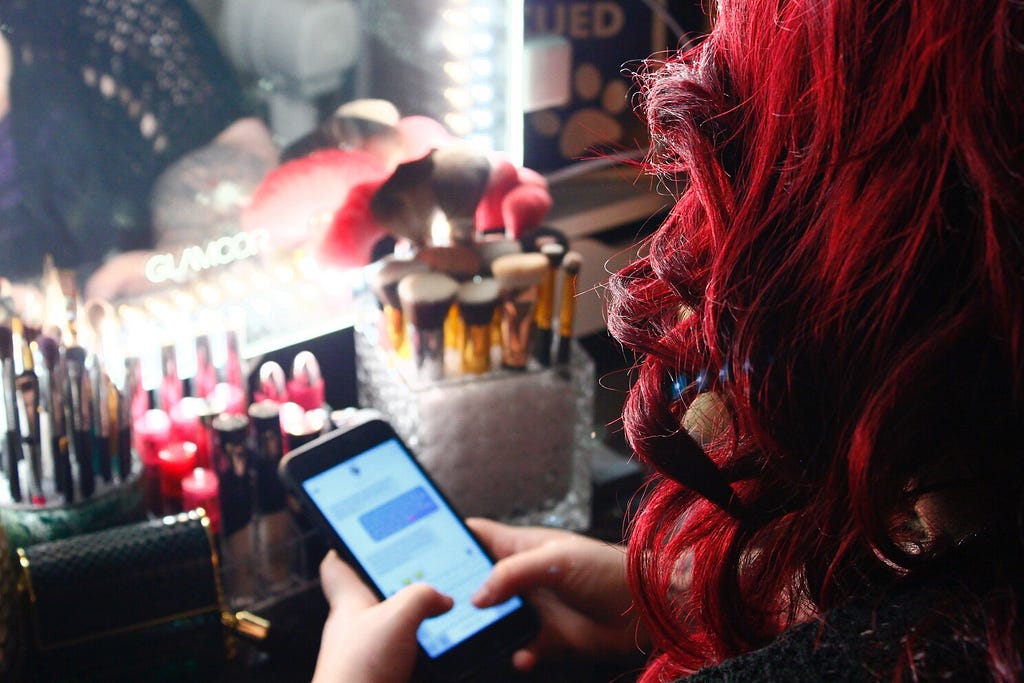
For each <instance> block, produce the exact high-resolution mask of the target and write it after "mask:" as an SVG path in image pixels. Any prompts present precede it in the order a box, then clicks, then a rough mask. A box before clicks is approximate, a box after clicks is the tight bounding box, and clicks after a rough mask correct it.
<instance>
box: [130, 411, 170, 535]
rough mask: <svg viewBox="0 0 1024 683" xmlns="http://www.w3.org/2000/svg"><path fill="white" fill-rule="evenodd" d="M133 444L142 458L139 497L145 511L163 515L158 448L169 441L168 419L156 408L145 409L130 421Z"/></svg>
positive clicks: (162, 447) (165, 445) (159, 449)
mask: <svg viewBox="0 0 1024 683" xmlns="http://www.w3.org/2000/svg"><path fill="white" fill-rule="evenodd" d="M134 430H135V443H136V445H137V446H138V449H139V460H141V461H142V500H143V505H144V506H145V508H146V511H147V512H149V513H150V514H153V515H162V514H163V496H162V495H161V493H160V451H162V450H163V449H164V448H166V447H167V446H168V445H169V444H170V443H171V418H170V417H169V416H168V415H167V413H166V412H164V411H163V410H160V409H159V408H153V409H151V410H147V411H146V412H145V413H144V414H143V416H142V417H140V418H139V419H138V420H136V421H135V423H134Z"/></svg>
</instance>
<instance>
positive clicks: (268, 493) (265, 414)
mask: <svg viewBox="0 0 1024 683" xmlns="http://www.w3.org/2000/svg"><path fill="white" fill-rule="evenodd" d="M249 422H250V424H251V426H252V427H251V430H252V442H253V450H254V451H255V458H254V462H253V468H254V470H255V473H256V499H255V505H254V508H255V516H256V526H257V535H256V537H257V543H258V546H257V553H256V554H257V557H258V558H259V559H260V562H259V572H260V575H261V578H262V581H261V584H262V585H264V586H266V587H268V588H269V589H270V592H271V593H273V592H274V587H275V586H278V585H280V584H281V583H282V582H285V581H287V580H288V576H289V567H290V564H291V553H290V552H289V545H290V543H291V538H292V535H293V534H292V533H291V532H292V522H291V513H290V512H289V511H288V506H287V497H286V495H285V490H284V485H283V484H282V483H281V479H280V477H279V476H278V473H277V466H278V463H280V462H281V457H282V456H283V455H284V439H283V436H282V430H281V405H280V404H279V403H277V402H276V401H272V400H269V399H264V400H262V401H257V402H256V403H253V404H252V405H250V406H249Z"/></svg>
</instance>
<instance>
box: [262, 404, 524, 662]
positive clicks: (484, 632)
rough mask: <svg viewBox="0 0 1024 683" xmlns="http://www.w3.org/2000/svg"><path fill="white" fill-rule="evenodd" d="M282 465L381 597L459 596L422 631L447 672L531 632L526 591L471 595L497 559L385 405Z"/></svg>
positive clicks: (518, 642) (490, 656)
mask: <svg viewBox="0 0 1024 683" xmlns="http://www.w3.org/2000/svg"><path fill="white" fill-rule="evenodd" d="M280 474H281V478H282V480H283V481H284V483H285V485H286V486H287V487H288V489H289V490H290V491H291V492H292V493H293V494H294V496H295V497H296V498H297V499H298V500H299V502H300V503H301V504H302V507H303V509H304V512H305V514H306V515H307V516H308V517H309V520H310V522H311V523H313V524H316V525H318V526H319V527H320V529H321V530H322V531H323V533H324V534H325V535H326V537H327V539H328V541H329V543H330V544H331V545H332V547H334V548H335V549H336V550H337V551H338V552H339V553H340V554H341V556H342V557H343V558H345V559H346V560H347V561H348V562H349V563H351V564H352V565H353V566H354V567H355V568H356V570H357V571H358V572H359V573H360V574H361V575H362V577H363V578H364V580H366V581H367V583H368V584H369V585H370V586H371V587H372V588H373V589H374V590H375V591H376V593H377V595H378V596H380V598H381V599H384V598H387V597H388V596H390V595H393V594H394V593H396V592H398V591H399V590H401V588H402V587H404V586H406V585H408V584H410V583H413V582H420V581H422V582H426V583H429V584H430V585H432V586H433V587H434V588H436V589H437V590H439V591H441V592H442V593H445V594H447V595H450V596H451V597H452V598H453V599H454V602H455V604H454V606H453V607H452V609H451V610H449V611H448V612H446V613H445V614H442V615H440V616H437V617H434V618H431V619H427V620H426V621H425V622H423V624H422V625H421V626H420V628H419V630H418V631H417V634H416V637H417V640H418V641H419V646H420V648H419V649H420V653H419V654H420V660H421V664H422V665H423V666H425V667H426V668H427V669H428V670H429V671H430V672H431V673H432V674H433V675H435V676H437V677H439V678H441V679H446V680H458V679H462V678H466V677H468V676H470V675H472V674H473V672H475V671H477V670H479V669H480V668H481V666H482V665H484V664H485V663H488V662H494V661H495V658H496V657H498V656H505V655H510V654H511V653H512V652H513V651H514V650H515V649H517V648H519V647H521V646H523V645H524V644H526V643H527V642H529V641H530V640H532V639H533V638H534V637H535V636H536V634H537V629H538V625H539V622H538V619H537V617H536V613H535V612H534V610H533V609H532V608H531V607H530V605H529V604H528V603H527V602H526V601H525V600H524V599H523V598H521V597H513V598H511V599H510V600H508V601H506V602H504V603H502V604H500V605H495V606H493V607H489V608H487V609H478V608H477V607H475V606H474V605H473V604H472V603H471V602H470V599H469V598H470V596H471V595H472V594H473V593H474V592H475V591H476V589H477V588H479V587H480V585H481V584H483V582H484V580H485V579H486V578H487V576H488V575H489V574H490V571H491V567H492V566H493V565H494V560H493V558H492V557H491V556H490V555H489V554H488V552H487V550H486V549H484V547H483V546H482V545H481V544H480V542H479V541H478V540H477V539H476V538H475V537H474V536H473V534H472V532H471V531H470V530H469V528H468V527H467V526H466V525H465V524H464V523H463V521H462V518H461V517H460V516H459V515H458V514H457V513H456V512H455V510H454V509H453V508H452V506H451V504H450V503H449V502H448V500H447V498H446V497H445V496H444V494H443V493H442V492H441V491H440V490H439V489H438V488H437V486H436V484H435V483H434V482H433V481H432V480H431V478H430V476H429V475H428V474H427V472H426V471H425V470H424V469H423V467H422V466H421V465H420V464H419V463H418V462H417V461H416V458H415V457H414V455H413V454H412V452H411V451H410V450H409V448H408V447H407V446H406V445H405V443H403V441H402V439H401V438H400V437H399V436H398V434H397V433H395V431H394V429H393V428H392V427H391V425H390V424H388V423H387V422H386V421H385V420H384V419H382V418H381V416H380V414H379V413H376V412H375V411H370V410H367V411H360V413H359V414H358V416H357V417H356V418H354V419H352V420H351V421H350V422H349V423H347V424H346V425H345V426H343V427H341V428H338V429H335V430H334V431H332V432H329V433H327V434H325V435H324V436H321V437H319V438H317V439H316V440H314V441H312V442H310V443H308V444H305V445H304V446H301V447H299V448H297V449H295V450H293V451H291V452H290V453H288V455H286V456H285V457H284V458H283V459H282V461H281V464H280Z"/></svg>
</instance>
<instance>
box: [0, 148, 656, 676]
mask: <svg viewBox="0 0 1024 683" xmlns="http://www.w3.org/2000/svg"><path fill="white" fill-rule="evenodd" d="M451 149H452V151H453V154H452V157H453V158H454V159H455V161H454V162H453V163H456V164H457V166H458V169H459V171H460V173H450V174H449V175H448V176H444V177H441V178H438V177H437V168H438V167H443V162H442V160H443V155H441V154H438V153H437V152H436V151H430V152H427V153H424V156H422V157H419V158H416V159H414V160H413V161H412V162H407V165H399V166H398V170H395V171H394V172H392V173H391V175H389V176H387V177H386V178H383V179H382V180H381V182H380V183H378V184H377V185H376V190H375V193H374V194H373V195H372V196H371V197H370V200H369V202H368V203H364V204H363V210H364V211H367V212H368V213H366V214H365V215H366V216H369V217H371V218H373V219H374V220H376V221H377V222H378V223H380V224H383V225H385V227H386V229H385V230H384V231H383V233H384V234H382V233H381V231H367V232H366V233H365V234H362V235H357V236H355V237H352V235H347V236H344V237H343V238H339V237H338V235H337V234H334V235H333V236H332V235H331V234H329V231H328V233H325V234H321V235H320V236H319V237H317V238H316V239H319V240H320V241H319V242H315V244H316V248H309V245H310V244H313V243H314V242H312V241H311V240H312V238H310V236H309V235H305V236H304V240H305V241H304V242H303V244H302V245H301V246H300V247H298V248H296V247H295V244H294V243H290V244H287V245H280V244H273V241H272V240H271V242H270V243H271V244H273V248H270V249H266V250H265V251H263V252H261V253H259V254H258V255H255V256H252V257H250V258H239V259H237V260H230V259H225V261H230V262H228V263H225V264H224V267H222V268H211V269H209V270H206V269H204V270H203V271H202V272H197V273H195V274H193V275H194V276H193V277H190V278H189V279H188V280H187V281H186V283H185V284H182V283H181V282H174V283H172V285H171V286H166V287H163V288H157V289H154V291H153V292H150V293H147V294H146V295H143V296H139V297H135V298H131V299H126V300H123V301H118V302H104V301H95V300H90V301H83V299H82V296H81V294H80V291H79V290H78V287H77V284H76V281H75V277H74V273H70V272H67V271H63V270H61V269H58V268H55V267H54V266H53V264H52V263H47V264H44V268H43V273H42V276H41V279H40V281H39V283H38V288H37V289H36V290H34V291H33V292H31V293H30V294H31V295H30V296H28V297H25V296H23V295H22V296H21V297H20V298H19V299H18V300H17V301H15V300H14V299H11V300H9V301H7V302H6V309H7V310H6V314H5V320H4V323H3V324H2V325H0V351H2V353H3V377H2V379H3V382H2V385H3V388H4V402H3V403H4V408H5V411H4V418H5V419H4V424H5V427H6V438H5V441H4V448H3V463H2V465H3V466H2V468H0V471H2V473H3V482H4V488H3V491H2V493H0V521H2V523H3V530H4V534H5V536H6V545H5V548H4V553H5V555H6V556H5V558H4V559H5V561H6V562H7V564H8V566H9V569H10V570H9V571H8V572H7V573H6V575H5V576H6V582H5V584H4V586H0V590H6V592H4V593H3V594H2V597H0V602H7V601H9V600H15V601H16V604H17V610H15V612H14V613H12V614H9V615H8V618H9V619H10V620H11V621H10V622H8V623H7V624H6V626H7V627H8V633H9V634H11V636H12V637H9V638H7V640H6V642H5V646H6V647H8V648H20V650H18V652H20V653H21V655H22V658H24V659H27V661H28V664H27V666H28V671H30V672H31V675H32V677H33V678H32V679H34V680H135V679H137V677H138V676H140V675H145V677H146V678H147V679H149V680H154V679H156V680H164V679H165V677H166V680H171V679H172V678H176V679H181V678H184V679H185V680H197V679H201V678H202V677H204V676H205V675H206V674H207V673H208V672H217V674H216V677H215V678H214V680H218V679H219V680H234V679H236V678H237V680H247V681H252V680H274V681H284V680H308V676H309V673H310V672H311V667H312V663H313V661H314V660H315V654H316V648H317V646H318V641H319V632H320V626H321V624H322V621H323V616H324V613H325V609H326V606H325V604H324V603H323V599H322V596H321V595H320V592H319V586H318V583H317V566H318V563H319V559H320V558H321V557H322V556H323V553H324V552H325V551H326V546H325V545H324V543H323V541H322V539H321V538H320V537H319V535H318V534H317V533H316V532H315V531H314V530H313V529H312V528H311V526H310V524H309V523H308V521H307V520H305V519H304V518H303V516H302V515H301V513H300V512H298V511H297V509H296V507H295V506H294V504H293V502H292V501H290V500H289V498H288V496H287V495H285V492H284V490H283V487H282V486H281V483H280V481H279V479H278V478H277V475H276V466H277V463H278V462H279V460H280V458H281V457H282V455H283V454H285V453H287V452H288V450H290V449H293V448H296V447H298V446H300V445H302V444H304V443H306V442H308V441H310V440H312V439H314V438H316V437H317V436H319V435H321V434H323V433H325V432H327V431H329V430H332V429H336V428H339V427H341V426H343V425H344V424H345V423H346V420H347V419H348V417H349V416H350V415H351V411H353V410H355V409H357V408H373V409H376V410H378V411H380V412H381V413H383V414H384V415H385V416H386V417H387V418H388V419H389V420H390V421H391V422H392V423H393V424H394V426H395V427H396V430H397V431H399V433H400V434H401V435H402V436H403V437H404V438H405V440H406V441H407V442H408V443H409V444H410V445H411V446H412V447H413V449H414V451H415V452H416V453H417V455H418V456H419V457H420V459H421V461H422V462H423V463H424V465H425V467H426V468H427V469H428V471H429V472H430V473H431V474H432V475H433V476H434V478H435V479H436V480H437V481H438V483H439V484H440V486H441V488H442V489H443V490H445V491H446V492H447V493H448V495H449V496H450V497H451V498H452V500H453V502H454V503H455V505H456V507H457V508H458V509H459V510H460V511H461V512H463V513H464V514H467V515H483V516H490V517H496V518H499V519H503V520H507V521H509V522H512V523H522V524H547V525H554V526H561V527H565V528H569V529H574V530H579V531H584V532H588V533H592V534H595V535H597V536H600V537H605V538H609V539H617V538H619V536H620V535H621V523H622V518H623V515H624V514H625V508H626V506H627V505H628V502H629V496H630V495H631V493H632V492H633V491H634V490H635V488H636V487H637V486H639V484H640V482H641V479H642V473H641V472H640V471H639V470H638V469H637V468H636V467H635V466H632V465H631V464H630V463H628V462H627V461H626V460H625V458H624V457H623V450H624V449H623V447H622V444H621V443H619V442H618V441H616V439H617V438H620V437H618V436H617V435H615V434H614V433H613V432H614V429H615V427H614V425H613V422H614V420H615V419H616V416H617V413H618V408H619V407H620V405H621V396H622V395H621V394H617V393H615V390H614V389H609V388H608V387H609V384H610V385H612V386H614V385H615V384H616V383H618V382H622V383H623V384H624V382H625V380H624V377H623V376H622V374H621V373H618V374H616V373H615V371H617V370H621V369H622V368H624V367H625V366H626V365H627V362H626V359H625V358H624V357H623V356H622V351H621V350H618V349H617V348H615V347H614V345H613V344H612V343H611V342H609V341H608V340H607V337H606V335H605V334H604V332H603V323H602V322H601V319H600V315H601V313H600V297H599V295H598V294H597V293H596V292H594V291H593V290H594V288H595V287H597V286H599V284H600V281H601V280H602V279H603V277H604V276H605V275H606V274H605V273H604V272H603V268H604V267H605V266H604V264H605V263H606V262H613V261H614V259H615V258H624V256H623V255H622V254H623V253H624V252H623V250H622V249H623V248H622V247H621V246H620V245H619V244H618V241H619V240H621V241H622V242H623V243H626V242H631V241H632V240H633V239H634V238H635V237H636V234H637V233H638V232H642V231H643V230H644V229H645V225H646V224H645V223H644V221H643V217H646V216H647V215H649V214H650V212H649V210H650V209H653V208H655V203H657V202H658V198H656V197H652V196H649V195H647V194H645V193H642V192H639V191H636V190H635V189H634V190H627V191H626V193H625V194H626V196H625V198H622V197H617V196H615V195H614V194H613V193H610V192H607V193H604V196H605V198H606V199H607V198H609V197H611V203H610V204H609V207H608V208H607V210H606V211H603V212H598V213H593V214H590V215H589V216H587V215H583V216H582V220H580V217H581V214H584V213H585V212H586V211H588V210H595V207H593V206H590V207H588V206H587V201H586V199H585V198H584V199H579V198H578V196H577V195H578V189H577V188H576V187H575V184H576V183H577V182H578V183H585V182H586V181H587V179H576V178H573V179H571V180H570V181H568V182H567V183H566V184H565V185H555V184H541V183H540V181H538V180H537V179H536V178H534V177H533V176H532V175H531V174H530V173H529V171H528V169H515V168H514V167H513V168H512V169H511V170H512V171H513V172H514V173H513V176H514V180H513V181H512V182H509V183H507V184H506V185H505V186H504V187H503V188H502V189H501V190H500V191H499V192H498V193H497V194H495V195H493V196H490V197H489V196H488V192H491V191H493V186H492V185H491V182H492V181H493V176H492V173H493V168H494V164H493V163H492V162H489V161H488V162H487V163H483V162H484V161H486V160H484V159H482V158H481V157H479V156H476V155H473V154H470V153H467V152H466V150H465V149H463V148H461V147H460V148H458V150H457V151H458V153H459V156H455V154H454V152H455V151H456V147H455V146H454V145H453V146H452V148H451ZM424 159H430V160H432V162H433V163H430V164H426V163H424V161H423V160H424ZM467 167H469V168H476V169H477V170H479V169H484V172H483V174H482V175H481V173H477V174H476V175H475V176H474V175H473V174H469V179H468V180H467V176H466V174H462V173H461V172H462V171H463V170H464V169H465V168H467ZM504 168H505V169H506V170H508V166H507V165H505V166H504ZM619 172H622V171H619ZM605 173H607V172H602V174H601V175H599V176H596V177H591V178H590V179H589V180H590V182H596V183H597V185H596V186H597V187H601V182H602V178H607V177H608V176H607V175H605ZM452 177H454V178H456V181H453V182H455V189H454V190H452V189H448V190H446V189H445V187H446V186H445V185H444V182H445V181H450V179H451V178H452ZM530 183H535V185H530ZM610 186H614V187H616V188H620V191H621V188H622V184H621V183H620V182H616V181H610ZM467 187H468V189H467ZM524 187H526V188H527V189H531V188H540V189H541V190H543V191H535V190H531V192H530V193H528V194H530V196H531V201H530V202H527V203H525V204H524V205H522V206H525V207H526V208H522V209H521V210H520V212H519V213H518V214H516V213H509V209H508V206H509V203H508V202H507V201H504V202H503V200H505V199H506V198H507V197H509V196H513V194H514V192H515V191H517V190H520V189H521V188H524ZM445 192H448V194H447V195H446V194H445ZM467 193H468V194H469V195H470V197H471V199H470V200H469V201H468V206H469V209H468V210H467V209H466V208H465V207H466V205H467V201H465V200H464V195H466V194H467ZM560 193H564V195H563V196H564V197H565V205H566V206H570V207H572V208H569V209H566V208H563V207H560V206H559V196H560ZM584 194H585V193H584ZM424 196H428V197H432V198H431V199H430V200H429V201H428V202H427V204H426V206H427V208H425V209H424V208H422V206H421V207H418V208H417V211H418V212H419V213H418V214H417V215H416V216H415V219H410V218H409V215H408V214H407V213H406V214H401V215H398V216H397V217H396V216H395V215H394V214H390V213H387V208H388V207H392V206H396V205H399V204H401V205H403V206H406V205H412V204H414V202H413V200H412V199H409V198H410V197H412V198H416V199H417V200H422V197H424ZM543 196H546V197H547V199H546V201H542V202H540V203H538V202H537V198H538V197H543ZM385 199H386V200H387V201H384V200H385ZM375 200H377V201H375ZM456 200H462V201H461V205H460V201H456ZM275 201H278V200H277V199H276V198H275ZM488 201H490V202H491V205H490V206H487V202H488ZM403 202H404V204H403ZM531 202H532V203H531ZM573 202H578V203H577V204H576V206H573ZM594 203H599V202H593V200H591V204H594ZM503 204H504V207H505V209H506V210H505V215H504V216H502V217H501V218H500V220H502V221H504V222H506V223H508V222H510V220H511V222H512V223H515V225H516V226H517V227H514V228H512V229H510V228H508V227H501V228H500V229H495V227H494V226H492V225H488V224H487V220H488V219H487V218H486V216H482V212H484V211H485V210H490V211H491V212H492V214H495V215H498V216H500V215H501V213H502V211H501V208H502V206H503ZM581 205H582V207H581ZM382 207H383V208H382ZM481 207H483V209H481ZM538 207H540V208H538ZM353 210H354V209H353ZM467 211H468V216H469V217H468V225H469V228H468V229H461V228H460V227H459V226H460V225H463V224H465V223H466V222H467ZM616 211H621V212H622V213H618V214H617V213H616ZM460 212H461V213H460ZM265 215H274V216H275V218H278V217H279V216H280V214H279V213H273V212H270V213H269V214H264V216H265ZM439 215H443V217H444V218H445V219H446V220H444V221H441V223H440V225H441V226H442V228H441V229H440V232H439V228H438V227H437V226H438V221H437V218H438V216H439ZM262 217H263V216H261V218H262ZM428 219H429V220H428ZM492 220H499V219H492ZM389 221H394V222H392V223H389ZM517 221H518V222H517ZM602 222H604V224H605V225H602ZM581 226H582V227H581ZM460 229H461V230H462V231H461V232H460ZM259 234H260V233H259V228H258V227H257V228H256V229H255V230H253V231H251V232H249V233H248V236H247V237H246V238H245V239H241V238H238V239H236V240H235V242H234V243H233V244H232V245H228V244H227V243H226V242H223V238H221V239H222V241H221V242H216V241H215V242H211V243H210V244H209V245H206V247H205V253H206V254H210V253H221V254H225V255H226V254H228V253H229V251H230V249H229V247H230V248H233V249H236V250H239V251H243V252H244V251H245V249H246V248H247V247H246V244H247V242H246V240H249V241H255V240H257V239H259V240H266V238H264V237H253V236H254V235H259ZM325 235H326V236H325ZM331 239H334V240H339V239H348V240H349V242H348V243H347V246H346V250H345V254H346V256H345V258H343V259H341V262H340V263H339V261H338V260H334V261H331V260H330V259H327V260H324V259H322V258H319V259H318V258H317V257H316V256H317V255H318V254H322V253H323V252H324V251H325V248H324V244H325V240H331ZM262 243H263V244H267V242H266V241H264V242H262ZM211 245H213V246H212V247H211ZM211 249H212V250H213V251H211ZM218 250H219V252H218ZM353 252H358V253H359V254H360V257H359V258H360V259H361V260H362V263H359V264H358V265H356V264H354V263H353V261H355V260H356V259H354V257H352V256H351V254H352V253H353ZM346 259H348V260H346ZM184 262H185V252H183V253H182V258H181V261H180V262H179V263H184ZM609 425H611V426H609ZM606 430H607V431H606ZM183 653H188V654H187V655H185V656H183ZM17 658H18V654H17V653H16V652H14V651H8V652H7V653H6V654H5V659H4V661H7V662H10V661H12V660H14V659H17ZM604 673H606V672H600V674H601V675H604ZM564 674H565V672H564V671H560V672H558V673H557V674H553V677H552V679H551V680H559V679H560V678H559V676H562V677H564ZM491 675H492V676H498V675H499V674H498V673H497V672H492V674H491ZM491 680H497V679H496V678H493V677H492V678H491Z"/></svg>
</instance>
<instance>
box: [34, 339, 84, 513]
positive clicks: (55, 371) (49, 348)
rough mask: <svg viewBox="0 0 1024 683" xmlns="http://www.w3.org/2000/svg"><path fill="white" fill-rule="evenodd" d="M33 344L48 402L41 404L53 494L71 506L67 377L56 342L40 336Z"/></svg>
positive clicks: (72, 487) (42, 387)
mask: <svg viewBox="0 0 1024 683" xmlns="http://www.w3.org/2000/svg"><path fill="white" fill-rule="evenodd" d="M35 343H36V348H37V349H38V351H39V357H40V360H41V362H37V363H36V365H37V366H38V367H39V369H40V371H39V377H40V392H41V393H40V398H43V399H48V400H46V401H45V405H46V411H47V413H48V416H49V423H50V443H51V445H50V457H51V458H52V463H53V476H54V480H55V483H56V488H57V492H58V493H60V494H61V495H62V496H63V497H64V502H65V503H73V502H74V500H75V490H74V488H75V483H74V478H73V475H72V472H71V460H70V456H69V453H68V438H67V421H66V419H65V417H66V416H65V413H64V406H65V404H66V401H65V397H64V390H65V384H66V382H67V377H66V375H65V373H64V368H63V366H62V365H61V359H60V345H59V344H58V343H57V340H56V339H54V338H53V337H50V336H47V335H41V336H40V337H39V338H37V339H36V342H35Z"/></svg>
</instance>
